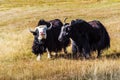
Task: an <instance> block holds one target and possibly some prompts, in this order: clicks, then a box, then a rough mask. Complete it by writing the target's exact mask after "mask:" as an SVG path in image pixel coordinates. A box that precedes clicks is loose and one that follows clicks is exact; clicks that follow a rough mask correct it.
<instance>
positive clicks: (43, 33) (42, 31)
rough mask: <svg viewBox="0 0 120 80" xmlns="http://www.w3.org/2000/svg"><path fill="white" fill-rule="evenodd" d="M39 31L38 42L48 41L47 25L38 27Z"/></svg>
mask: <svg viewBox="0 0 120 80" xmlns="http://www.w3.org/2000/svg"><path fill="white" fill-rule="evenodd" d="M37 29H38V31H39V36H38V40H41V39H46V38H47V33H46V30H47V26H46V25H40V26H38V27H37Z"/></svg>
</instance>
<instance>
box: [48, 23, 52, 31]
mask: <svg viewBox="0 0 120 80" xmlns="http://www.w3.org/2000/svg"><path fill="white" fill-rule="evenodd" d="M51 28H52V23H51V22H50V27H49V28H47V29H48V30H49V29H51Z"/></svg>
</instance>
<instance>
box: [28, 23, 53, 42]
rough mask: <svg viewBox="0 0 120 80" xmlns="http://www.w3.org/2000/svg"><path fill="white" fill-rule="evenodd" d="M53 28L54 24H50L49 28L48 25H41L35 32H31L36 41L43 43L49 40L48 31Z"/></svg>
mask: <svg viewBox="0 0 120 80" xmlns="http://www.w3.org/2000/svg"><path fill="white" fill-rule="evenodd" d="M51 28H52V23H50V26H49V27H48V26H47V25H39V26H37V27H36V28H35V30H31V29H29V30H30V32H31V33H32V34H33V35H34V41H35V42H37V43H41V41H42V40H45V39H46V38H47V30H50V29H51Z"/></svg>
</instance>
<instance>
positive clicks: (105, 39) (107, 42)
mask: <svg viewBox="0 0 120 80" xmlns="http://www.w3.org/2000/svg"><path fill="white" fill-rule="evenodd" d="M97 22H98V24H99V25H100V28H101V31H102V40H103V43H104V44H103V45H104V47H105V48H109V47H110V36H109V34H108V32H107V30H106V28H105V27H104V25H103V24H102V23H101V22H100V21H97Z"/></svg>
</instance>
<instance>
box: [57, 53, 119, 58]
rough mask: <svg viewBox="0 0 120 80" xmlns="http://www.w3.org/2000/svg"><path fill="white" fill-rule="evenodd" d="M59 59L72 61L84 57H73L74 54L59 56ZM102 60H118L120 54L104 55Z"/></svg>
mask: <svg viewBox="0 0 120 80" xmlns="http://www.w3.org/2000/svg"><path fill="white" fill-rule="evenodd" d="M57 58H64V59H71V60H79V59H80V60H83V59H84V57H80V56H77V57H73V54H72V53H68V54H59V55H58V56H57ZM101 58H106V59H118V58H120V52H116V53H111V54H108V55H104V56H101V57H100V58H99V59H101ZM90 59H92V60H94V59H97V57H93V56H92V57H91V58H90Z"/></svg>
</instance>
